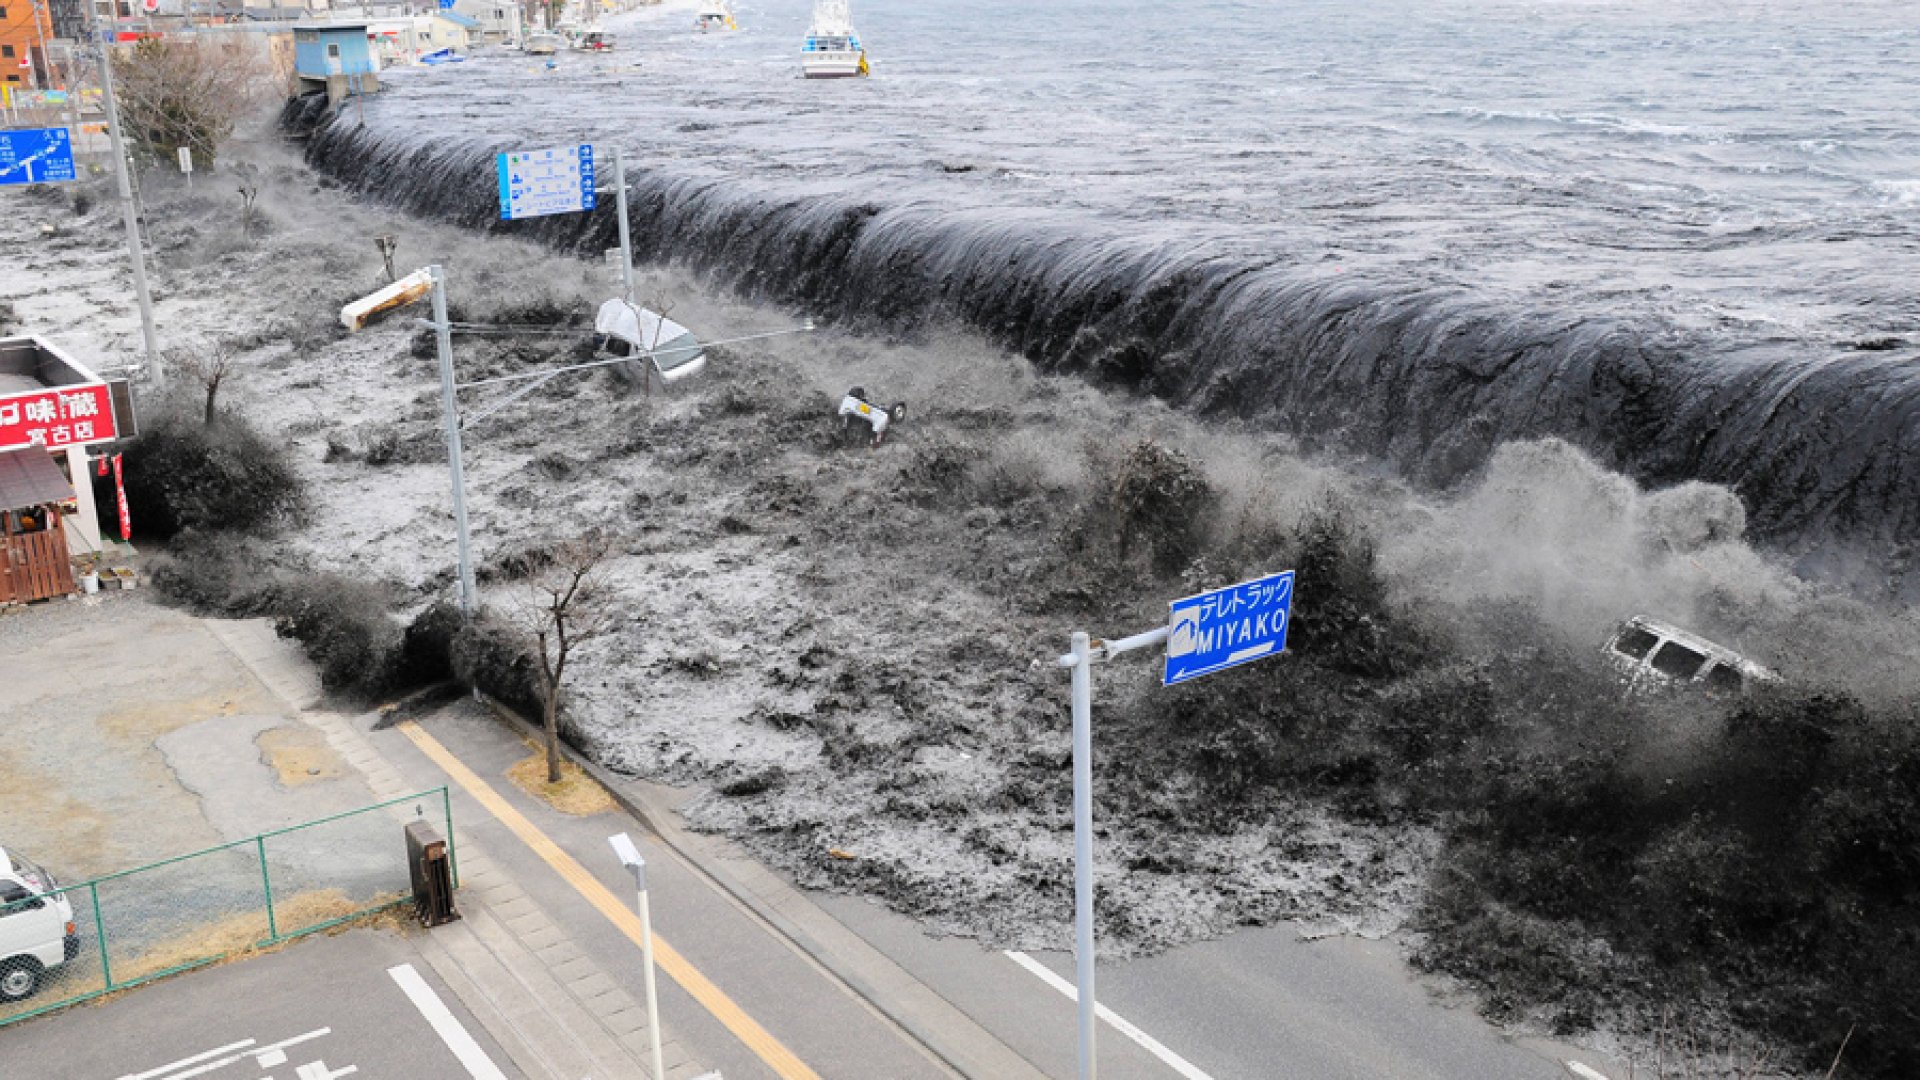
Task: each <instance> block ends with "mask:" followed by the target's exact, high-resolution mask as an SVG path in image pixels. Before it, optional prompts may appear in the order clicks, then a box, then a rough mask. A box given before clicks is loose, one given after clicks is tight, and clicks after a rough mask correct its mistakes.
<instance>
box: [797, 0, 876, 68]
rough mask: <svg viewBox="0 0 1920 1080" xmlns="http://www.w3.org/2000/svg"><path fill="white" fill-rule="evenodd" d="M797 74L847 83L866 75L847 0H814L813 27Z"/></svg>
mask: <svg viewBox="0 0 1920 1080" xmlns="http://www.w3.org/2000/svg"><path fill="white" fill-rule="evenodd" d="M800 73H801V74H802V75H805V76H806V77H807V78H809V79H851V78H856V77H858V76H862V75H866V74H868V70H867V50H866V49H865V48H864V47H863V46H862V45H861V44H860V35H859V34H856V33H854V31H853V13H852V12H850V11H849V10H848V9H847V0H814V5H813V25H812V26H810V27H808V28H807V45H806V48H804V49H802V50H801V52H800Z"/></svg>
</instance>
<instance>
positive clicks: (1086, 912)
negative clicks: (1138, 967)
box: [1058, 626, 1168, 1080]
mask: <svg viewBox="0 0 1920 1080" xmlns="http://www.w3.org/2000/svg"><path fill="white" fill-rule="evenodd" d="M1167 636H1168V628H1167V627H1164V626H1163V627H1161V628H1159V629H1158V630H1149V631H1147V632H1146V633H1144V634H1135V635H1133V636H1132V637H1130V638H1121V639H1120V640H1119V641H1102V642H1099V643H1097V644H1096V643H1094V642H1092V641H1091V640H1089V639H1088V637H1087V635H1086V634H1084V633H1081V632H1078V631H1076V632H1075V633H1074V635H1073V637H1072V639H1071V641H1072V646H1073V651H1071V652H1069V653H1066V654H1064V655H1063V656H1061V657H1060V659H1059V661H1058V662H1059V664H1060V666H1061V667H1063V668H1067V669H1068V670H1070V671H1072V672H1073V961H1074V984H1075V985H1074V989H1075V991H1076V996H1077V997H1078V998H1079V999H1080V1000H1079V1007H1080V1074H1079V1075H1080V1080H1094V1073H1095V1072H1096V1071H1097V1067H1098V1065H1099V1062H1098V1061H1097V1060H1096V1059H1095V1056H1094V1051H1093V1043H1094V1040H1093V1034H1094V1021H1095V1016H1096V1013H1095V1010H1096V1008H1097V1006H1096V1003H1095V1000H1094V992H1093V662H1094V661H1095V660H1111V659H1112V658H1114V657H1116V656H1118V655H1120V654H1121V653H1124V652H1131V651H1133V650H1134V649H1144V648H1148V647H1150V646H1154V645H1158V644H1160V643H1161V642H1164V641H1166V640H1167Z"/></svg>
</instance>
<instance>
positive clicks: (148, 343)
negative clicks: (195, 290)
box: [87, 2, 166, 384]
mask: <svg viewBox="0 0 1920 1080" xmlns="http://www.w3.org/2000/svg"><path fill="white" fill-rule="evenodd" d="M97 26H98V21H97V19H96V18H95V15H94V10H93V4H92V3H91V2H89V3H88V4H87V31H88V34H89V36H91V37H93V38H94V39H95V40H94V43H93V44H94V46H95V47H96V48H98V49H99V50H100V100H101V103H102V104H103V105H104V106H105V107H106V110H107V138H108V140H109V141H110V142H111V143H112V145H113V176H114V180H115V181H116V182H117V183H118V184H119V187H120V213H121V216H122V218H123V219H124V220H125V222H126V226H127V257H128V258H130V259H132V260H133V292H134V296H135V298H136V299H138V301H139V303H140V339H141V342H142V345H143V346H144V350H145V352H146V357H147V369H148V370H149V371H150V372H152V374H153V381H154V382H155V383H156V384H158V383H161V382H164V381H165V380H166V373H165V372H164V371H162V370H161V369H160V339H159V335H158V334H156V333H155V332H154V328H153V294H152V293H150V292H149V291H148V290H147V259H146V255H145V253H144V252H143V251H141V247H140V211H139V210H138V208H136V207H135V206H134V201H133V180H132V179H131V178H130V177H129V176H128V175H127V172H128V165H127V141H126V137H125V136H124V135H123V134H122V133H121V131H120V106H119V104H118V103H117V102H116V101H115V100H114V96H113V48H112V43H111V42H109V41H105V40H102V39H101V38H100V34H99V33H98V31H97Z"/></svg>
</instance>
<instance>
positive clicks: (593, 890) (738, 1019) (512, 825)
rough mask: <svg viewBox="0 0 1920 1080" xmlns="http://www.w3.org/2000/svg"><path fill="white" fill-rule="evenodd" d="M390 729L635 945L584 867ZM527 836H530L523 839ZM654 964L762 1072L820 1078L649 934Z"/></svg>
mask: <svg viewBox="0 0 1920 1080" xmlns="http://www.w3.org/2000/svg"><path fill="white" fill-rule="evenodd" d="M395 727H396V729H397V730H398V731H399V732H400V733H401V734H402V735H404V736H405V737H406V738H407V739H408V741H410V742H412V743H413V744H414V746H416V747H418V748H419V750H420V752H421V753H423V754H425V755H426V756H427V758H428V760H430V761H432V762H433V763H434V764H435V765H437V766H439V767H440V769H441V770H442V771H443V772H445V773H446V774H447V775H448V776H449V777H450V778H451V779H452V780H453V782H454V783H456V784H458V785H460V788H461V789H462V790H463V791H465V792H466V793H467V794H468V795H470V796H472V797H473V798H474V799H475V800H476V801H478V802H479V803H480V805H481V807H482V808H484V809H485V810H486V811H487V812H488V813H489V814H491V815H493V817H494V818H495V820H497V821H499V822H500V824H501V825H503V826H505V827H506V829H507V831H508V832H511V833H513V834H514V836H515V837H516V838H518V839H519V840H520V842H521V843H524V844H526V845H527V847H529V848H531V849H532V850H533V853H534V854H535V855H536V856H538V857H539V858H540V859H541V861H543V862H545V863H546V864H547V866H548V867H549V868H551V869H552V870H553V871H554V872H555V873H557V874H559V875H560V877H561V880H563V881H565V882H566V883H567V884H569V885H571V886H573V889H574V891H575V892H577V893H579V894H580V895H581V897H583V898H584V899H585V900H586V901H587V903H589V904H590V905H592V906H593V907H594V908H596V909H597V910H598V911H599V912H600V914H601V915H603V916H605V917H606V919H607V921H609V922H611V923H613V925H614V926H615V927H617V928H618V929H619V930H620V931H621V932H622V933H624V934H625V935H626V936H627V938H628V939H629V940H631V941H632V942H634V944H636V945H637V944H639V943H640V940H641V928H640V919H639V916H637V915H635V914H634V912H633V909H632V908H630V907H628V906H627V905H626V904H625V903H624V902H622V901H621V900H620V899H619V898H618V897H616V896H614V894H613V892H612V890H610V889H608V888H607V887H606V886H605V885H602V884H601V883H600V879H599V878H596V877H594V876H593V874H592V873H591V872H589V871H588V870H587V868H586V867H584V866H582V865H580V861H579V860H578V859H575V858H574V857H573V856H572V855H571V854H570V853H568V852H567V850H566V849H565V848H563V847H561V846H560V845H559V843H557V842H556V841H555V840H554V839H553V838H552V837H550V836H548V835H547V834H546V833H545V832H542V831H541V829H540V827H539V826H537V825H535V824H534V823H533V822H532V821H530V820H528V819H527V817H526V815H525V814H522V813H521V812H520V811H519V810H517V809H515V808H514V806H513V804H512V803H509V802H508V801H507V800H506V799H505V798H504V797H503V796H502V795H501V794H500V793H499V792H497V791H495V790H494V789H493V786H492V785H491V784H488V783H487V782H486V781H485V780H483V779H481V778H480V775H479V774H478V773H476V772H474V771H473V769H472V768H471V767H470V766H468V765H467V763H466V762H464V761H461V760H460V758H459V757H457V756H456V755H455V754H454V753H453V751H451V750H448V749H447V748H446V747H445V746H443V745H441V743H440V740H438V739H436V738H434V737H433V736H432V735H430V734H428V733H427V731H426V729H424V728H422V727H421V726H420V725H419V724H417V723H415V722H414V721H412V720H404V721H401V722H400V723H399V724H397V725H395ZM529 834H531V835H529ZM653 950H654V961H655V963H656V964H658V965H659V968H660V970H661V971H663V972H665V973H666V974H667V977H668V978H670V979H672V980H673V981H674V982H675V983H678V984H679V986H680V988H681V989H682V990H685V991H686V992H687V993H688V994H689V995H690V996H691V997H692V998H693V999H694V1000H695V1001H696V1002H698V1003H699V1005H700V1007H701V1008H703V1009H705V1010H706V1011H707V1012H708V1013H709V1014H711V1015H712V1016H713V1018H714V1019H716V1020H718V1021H719V1022H720V1023H721V1025H722V1026H724V1027H725V1028H726V1029H727V1030H728V1031H729V1032H731V1033H732V1034H733V1036H734V1038H736V1039H738V1040H740V1042H741V1043H742V1044H743V1045H745V1046H746V1048H747V1049H748V1050H749V1051H750V1052H752V1053H753V1055H754V1056H755V1057H758V1058H759V1059H760V1060H761V1062H762V1063H764V1064H765V1065H766V1066H767V1068H769V1069H771V1070H772V1071H773V1072H774V1074H775V1075H777V1076H780V1077H782V1078H783V1080H821V1077H820V1074H818V1073H816V1072H814V1071H813V1069H812V1068H810V1067H809V1066H808V1065H807V1064H806V1063H805V1062H804V1061H801V1060H800V1058H799V1056H798V1055H797V1054H795V1053H794V1052H793V1051H792V1050H790V1049H788V1048H787V1046H786V1045H785V1044H784V1043H782V1042H781V1041H780V1040H779V1039H776V1038H774V1036H773V1034H772V1033H771V1032H769V1031H768V1030H767V1029H766V1028H764V1027H761V1026H760V1022H759V1021H757V1020H755V1019H754V1018H753V1017H752V1016H750V1015H748V1014H747V1011H746V1010H745V1009H742V1008H741V1007H740V1006H739V1004H738V1003H736V1002H735V1001H734V1000H733V999H732V998H731V997H729V996H728V995H727V993H726V992H725V991H723V990H721V989H720V987H719V986H717V985H716V984H715V983H714V982H713V980H711V979H709V978H707V976H706V975H705V974H704V973H703V972H701V971H700V969H699V968H697V967H695V966H694V965H693V964H692V963H691V962H689V961H688V960H687V959H686V958H685V957H684V956H682V955H680V953H679V951H678V950H676V949H675V948H674V947H673V946H671V945H669V944H667V941H666V939H664V938H662V937H661V936H660V935H658V934H655V935H653Z"/></svg>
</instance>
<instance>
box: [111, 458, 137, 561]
mask: <svg viewBox="0 0 1920 1080" xmlns="http://www.w3.org/2000/svg"><path fill="white" fill-rule="evenodd" d="M113 491H114V494H115V495H116V496H118V497H119V500H120V539H122V540H131V539H133V515H132V514H129V513H127V483H126V478H125V477H124V476H122V475H121V472H120V455H119V454H115V455H113Z"/></svg>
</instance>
